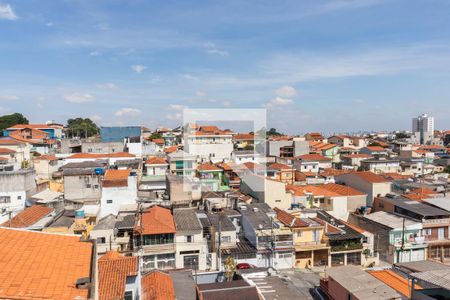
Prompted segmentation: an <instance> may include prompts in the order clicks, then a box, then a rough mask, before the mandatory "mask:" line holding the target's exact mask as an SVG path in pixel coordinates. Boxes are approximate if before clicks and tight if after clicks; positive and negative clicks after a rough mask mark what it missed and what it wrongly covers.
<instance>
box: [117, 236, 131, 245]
mask: <svg viewBox="0 0 450 300" xmlns="http://www.w3.org/2000/svg"><path fill="white" fill-rule="evenodd" d="M115 242H116V244H128V243H129V242H130V237H129V236H123V237H116V239H115Z"/></svg>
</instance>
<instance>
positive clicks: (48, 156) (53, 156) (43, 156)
mask: <svg viewBox="0 0 450 300" xmlns="http://www.w3.org/2000/svg"><path fill="white" fill-rule="evenodd" d="M34 160H58V158H57V157H56V156H55V155H48V154H44V155H41V156H38V157H35V158H34Z"/></svg>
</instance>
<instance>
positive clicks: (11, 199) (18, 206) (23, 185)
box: [0, 170, 36, 222]
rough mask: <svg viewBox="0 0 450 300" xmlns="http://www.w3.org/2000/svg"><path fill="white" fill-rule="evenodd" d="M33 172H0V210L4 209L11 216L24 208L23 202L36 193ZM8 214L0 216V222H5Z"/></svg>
mask: <svg viewBox="0 0 450 300" xmlns="http://www.w3.org/2000/svg"><path fill="white" fill-rule="evenodd" d="M34 177H35V172H34V171H33V170H21V171H13V172H0V197H1V198H2V201H1V202H0V210H1V209H3V208H5V209H6V211H11V212H12V213H13V215H14V214H15V213H17V211H19V210H22V209H24V208H25V200H26V199H27V197H30V196H31V195H32V194H33V193H34V192H35V191H36V182H35V180H34ZM6 219H8V214H5V215H4V216H0V220H2V222H3V221H6Z"/></svg>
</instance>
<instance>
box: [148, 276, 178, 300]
mask: <svg viewBox="0 0 450 300" xmlns="http://www.w3.org/2000/svg"><path fill="white" fill-rule="evenodd" d="M141 282H142V298H141V299H142V300H175V289H174V287H173V281H172V277H170V275H169V274H166V273H163V272H161V271H159V270H154V271H152V272H150V273H148V274H145V275H144V276H142V281H141Z"/></svg>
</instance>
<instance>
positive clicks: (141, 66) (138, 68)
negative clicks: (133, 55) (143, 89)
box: [131, 65, 147, 73]
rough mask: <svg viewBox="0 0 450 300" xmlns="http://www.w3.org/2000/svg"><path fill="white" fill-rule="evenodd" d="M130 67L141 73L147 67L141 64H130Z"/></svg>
mask: <svg viewBox="0 0 450 300" xmlns="http://www.w3.org/2000/svg"><path fill="white" fill-rule="evenodd" d="M131 69H132V70H133V71H135V72H136V73H142V72H143V71H144V70H145V69H147V67H146V66H143V65H132V66H131Z"/></svg>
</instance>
